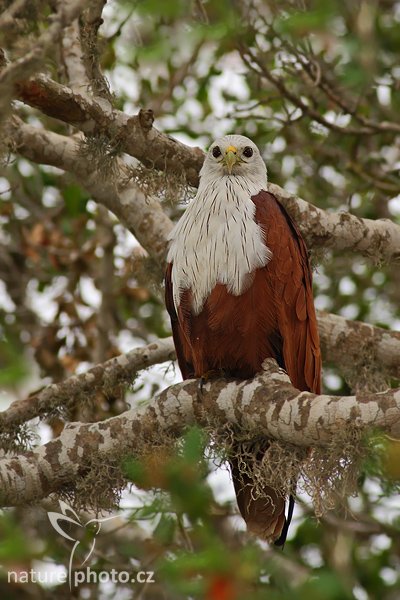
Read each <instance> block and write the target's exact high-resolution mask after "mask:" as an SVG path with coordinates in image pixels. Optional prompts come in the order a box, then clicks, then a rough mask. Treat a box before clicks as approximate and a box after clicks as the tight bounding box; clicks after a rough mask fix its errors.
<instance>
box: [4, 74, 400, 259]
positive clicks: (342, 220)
mask: <svg viewBox="0 0 400 600" xmlns="http://www.w3.org/2000/svg"><path fill="white" fill-rule="evenodd" d="M41 81H42V78H37V79H35V80H34V81H32V82H29V87H28V91H27V90H25V93H26V94H30V95H31V96H33V97H35V95H36V96H37V98H38V99H39V100H38V104H40V103H42V92H43V89H42V87H41ZM45 81H46V86H45V92H46V96H45V98H46V103H48V104H49V106H48V107H47V109H46V110H47V113H46V114H51V116H57V118H61V119H62V120H64V119H66V118H67V117H68V118H69V122H73V123H74V124H76V125H77V126H80V127H81V128H82V129H83V130H84V131H87V132H88V133H89V132H93V131H94V129H95V128H97V127H99V128H100V131H101V130H105V131H106V132H107V134H108V135H111V134H112V135H113V136H114V137H115V139H118V144H121V146H120V147H121V149H123V150H124V151H125V152H128V153H130V154H132V155H133V156H135V157H136V158H138V159H139V160H142V162H144V163H145V164H149V161H150V162H151V163H152V165H156V166H158V168H169V164H170V163H169V162H168V160H167V157H168V156H173V148H174V144H176V148H175V150H176V156H175V158H174V160H175V159H176V160H177V161H178V162H179V163H180V164H181V167H182V168H184V169H185V172H186V175H187V176H188V181H189V182H192V183H193V182H194V183H195V181H194V179H193V173H194V172H196V177H197V173H198V169H199V168H200V166H201V164H202V161H203V157H204V154H203V152H202V151H201V150H200V149H198V148H189V147H187V146H184V145H183V144H180V143H178V142H173V141H172V140H171V138H169V137H168V136H165V135H164V134H161V133H160V132H158V131H157V130H156V129H155V128H154V127H152V125H151V124H150V125H149V129H148V131H147V132H146V133H144V130H143V127H142V125H141V120H142V117H141V114H139V115H138V116H137V117H132V118H131V119H129V124H128V122H127V119H128V117H127V116H126V115H124V114H123V113H116V112H115V111H111V107H110V105H109V104H108V103H107V102H106V101H102V102H103V103H104V102H105V103H106V104H107V107H106V108H104V107H102V106H100V104H99V102H95V101H93V100H90V99H87V98H86V97H85V98H84V97H83V96H80V95H77V94H73V92H72V91H71V90H70V89H69V88H65V86H60V85H59V84H56V83H55V82H51V84H49V83H48V80H47V79H46V80H45ZM26 85H28V84H26ZM35 86H38V87H37V89H36V87H35ZM59 88H60V89H62V96H61V100H60V98H59ZM35 90H36V91H35ZM67 91H68V94H67ZM39 101H40V102H39ZM30 103H31V104H32V105H34V100H32V99H31V102H30ZM64 103H65V106H64ZM46 105H47V104H46ZM132 119H133V120H132ZM126 127H128V129H127V130H125V129H126ZM139 130H140V131H139ZM14 131H15V135H16V137H17V140H18V146H19V152H20V153H21V154H23V155H24V156H25V157H27V158H30V159H31V160H34V161H35V162H44V163H47V164H56V166H58V167H60V168H64V169H66V170H70V171H71V172H72V173H74V175H75V176H76V177H77V178H78V179H79V180H80V181H81V183H82V185H84V186H85V187H86V189H88V190H89V191H90V192H91V193H93V195H94V196H95V199H96V198H97V199H98V201H100V202H102V203H103V204H104V205H105V206H107V208H109V209H110V210H112V212H114V214H116V215H117V216H118V218H122V222H123V223H124V224H127V223H129V228H130V229H131V231H133V230H134V231H135V232H136V233H135V235H137V237H138V239H140V238H139V235H138V233H139V228H144V229H145V230H146V234H147V235H148V236H150V237H151V240H152V241H151V243H150V244H147V243H145V242H142V239H140V242H141V243H143V245H144V247H146V249H147V250H149V251H150V249H152V248H154V243H155V244H156V246H155V247H156V248H157V258H159V257H160V255H161V254H163V252H165V247H166V235H164V237H161V236H160V229H161V230H162V231H163V232H164V234H167V233H168V232H169V231H170V229H171V227H172V225H171V224H169V225H167V221H168V218H167V217H166V216H165V214H164V213H163V211H162V210H161V208H160V205H159V203H157V201H156V200H155V199H154V198H152V199H149V200H148V206H147V208H146V200H145V198H144V195H143V194H142V193H141V192H139V191H138V190H137V188H135V189H136V202H137V197H138V195H140V194H141V196H142V200H141V202H140V204H141V208H140V210H143V211H144V213H145V214H144V216H143V219H142V223H141V225H139V224H138V222H137V221H138V218H139V216H140V214H137V215H132V214H131V213H132V212H133V211H131V210H130V208H131V207H130V206H129V205H127V202H130V201H131V198H130V195H131V193H132V191H131V190H132V184H131V185H128V186H126V188H125V190H124V191H123V192H121V196H120V197H119V198H118V195H116V194H115V191H114V192H113V193H112V194H111V197H110V192H109V190H110V187H109V186H110V185H112V184H113V185H114V187H115V186H116V185H118V182H117V181H114V182H112V181H109V180H107V183H108V187H106V186H105V185H104V181H102V180H101V179H99V177H98V174H96V173H93V163H92V162H90V161H84V160H83V157H82V156H81V155H79V152H78V151H77V148H76V146H74V145H71V144H70V145H69V146H68V148H69V153H68V156H69V158H70V160H69V161H66V158H65V157H64V156H59V154H58V156H57V159H55V158H54V156H51V154H52V153H51V147H49V143H50V142H51V143H56V140H57V139H58V140H59V141H58V145H60V144H61V142H62V144H63V145H64V147H67V145H68V141H67V139H68V138H65V139H64V140H63V136H58V137H56V136H57V134H54V133H50V132H45V131H40V130H38V129H35V128H34V127H30V126H28V125H24V124H22V123H20V125H19V127H18V130H14ZM35 134H36V135H37V136H38V137H39V138H41V140H42V143H41V144H40V143H39V144H38V143H35V141H36V140H35ZM149 136H150V137H149ZM45 138H47V140H48V144H47V146H46V148H43V141H44V139H45ZM38 141H40V140H38ZM171 144H172V145H171ZM183 148H184V149H185V150H184V151H183ZM43 150H45V151H46V152H43ZM143 153H145V158H144V154H143ZM53 154H54V153H53ZM161 155H162V156H163V161H162V164H161V163H159V162H157V161H158V158H159V156H161ZM189 156H191V159H190V160H189V158H188V157H189ZM170 166H171V168H176V165H175V167H173V165H172V164H171V165H170ZM88 170H89V172H88ZM102 187H103V188H105V189H106V190H107V191H106V192H105V193H104V190H102ZM268 189H269V190H270V191H271V192H272V193H273V194H275V195H276V196H277V198H278V199H279V200H280V202H282V204H283V205H284V206H285V208H286V209H287V210H288V212H289V213H290V214H291V216H292V217H293V218H294V219H295V221H296V222H297V223H298V225H299V228H300V230H301V232H302V234H303V235H304V237H305V240H306V242H307V244H308V246H309V247H312V248H315V247H323V248H336V249H339V250H353V251H357V252H359V253H361V254H362V255H363V256H366V257H368V258H370V259H372V260H374V261H375V262H378V261H385V262H391V261H398V260H400V226H399V225H396V224H395V223H393V222H392V221H390V220H388V219H378V220H375V221H373V220H371V219H360V218H358V217H355V216H354V215H351V214H349V213H339V214H337V213H329V212H327V211H324V210H322V209H320V208H318V207H316V206H314V205H313V204H310V203H308V202H306V201H304V200H302V199H301V198H299V197H297V196H293V195H291V194H289V193H288V192H286V191H285V190H284V189H282V188H281V187H279V186H278V185H274V184H269V186H268ZM127 196H128V198H127ZM152 209H154V210H155V211H156V212H155V213H154V217H153V216H152ZM132 221H136V222H135V224H134V225H133V223H132ZM153 229H155V231H152V230H153ZM152 234H153V235H152ZM142 237H143V236H142ZM150 252H151V251H150Z"/></svg>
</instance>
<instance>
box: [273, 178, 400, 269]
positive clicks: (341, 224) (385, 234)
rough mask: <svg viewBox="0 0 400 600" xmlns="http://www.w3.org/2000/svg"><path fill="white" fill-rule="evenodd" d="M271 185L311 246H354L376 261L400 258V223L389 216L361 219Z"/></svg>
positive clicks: (350, 247)
mask: <svg viewBox="0 0 400 600" xmlns="http://www.w3.org/2000/svg"><path fill="white" fill-rule="evenodd" d="M268 189H269V191H270V192H271V193H272V194H275V196H276V197H277V198H278V199H279V200H280V202H281V203H282V204H283V205H284V207H285V208H286V210H287V211H288V212H289V214H290V215H291V216H292V217H293V219H294V220H295V221H296V223H298V225H299V228H300V230H301V233H302V234H303V236H304V238H305V240H306V242H307V245H308V246H309V247H310V248H317V247H323V248H335V249H336V250H352V251H356V252H359V253H360V254H362V255H363V256H365V257H367V258H370V259H372V260H374V261H375V262H379V261H385V262H392V261H399V260H400V226H399V225H397V224H396V223H393V221H391V220H390V219H376V220H372V219H361V218H359V217H356V216H354V215H352V214H350V213H347V212H341V213H330V212H327V211H325V210H322V209H321V208H318V207H317V206H314V205H313V204H310V203H309V202H306V201H305V200H302V199H301V198H299V197H298V196H294V195H292V194H290V193H289V192H287V191H286V190H284V189H283V188H281V187H280V186H279V185H275V184H273V183H270V184H269V185H268Z"/></svg>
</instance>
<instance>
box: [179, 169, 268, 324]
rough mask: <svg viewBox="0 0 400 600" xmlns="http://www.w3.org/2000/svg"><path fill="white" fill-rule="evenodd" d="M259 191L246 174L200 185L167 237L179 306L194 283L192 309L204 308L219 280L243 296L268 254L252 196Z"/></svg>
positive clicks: (197, 310)
mask: <svg viewBox="0 0 400 600" xmlns="http://www.w3.org/2000/svg"><path fill="white" fill-rule="evenodd" d="M259 191H260V187H259V184H258V186H257V184H256V183H253V182H251V181H249V180H245V179H244V178H242V177H240V178H239V177H230V176H225V177H221V178H219V179H217V180H213V181H209V182H204V184H203V185H200V187H199V191H198V193H197V196H196V197H195V199H194V200H193V201H192V203H191V204H190V205H189V206H188V208H187V209H186V211H185V213H184V214H183V216H182V218H181V219H180V221H179V222H178V223H177V224H176V226H175V227H174V229H173V230H172V232H171V234H170V238H169V239H170V241H171V244H170V249H169V253H168V262H172V263H173V266H172V287H173V293H174V304H175V308H178V306H179V303H180V297H181V294H182V292H183V291H184V290H187V289H191V291H192V298H193V306H192V309H193V311H194V312H195V314H198V313H200V312H201V309H202V307H203V305H204V302H205V300H206V298H207V296H208V295H209V294H210V292H211V291H212V289H213V288H214V287H215V285H216V284H217V283H222V284H225V285H226V286H227V288H228V291H229V292H230V293H231V294H233V295H235V296H239V295H240V294H242V293H243V292H244V291H245V289H246V285H247V283H248V275H249V273H252V272H253V271H255V270H256V269H258V268H261V267H264V266H265V265H266V264H267V262H268V261H269V260H270V258H271V256H272V254H271V252H270V250H269V249H268V248H267V246H266V245H265V242H264V235H263V231H262V229H261V227H260V226H259V225H258V224H257V223H256V222H255V220H254V217H255V210H256V208H255V204H254V202H253V201H252V199H251V196H253V195H255V194H257V193H258V192H259Z"/></svg>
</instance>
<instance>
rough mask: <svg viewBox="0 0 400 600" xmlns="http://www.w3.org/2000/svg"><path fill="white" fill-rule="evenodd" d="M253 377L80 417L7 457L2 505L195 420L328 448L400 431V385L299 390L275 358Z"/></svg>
mask: <svg viewBox="0 0 400 600" xmlns="http://www.w3.org/2000/svg"><path fill="white" fill-rule="evenodd" d="M263 366H264V369H265V370H264V371H263V372H262V373H261V374H260V375H259V376H258V377H256V378H254V379H253V380H248V381H243V382H240V383H238V382H237V381H230V382H227V381H226V380H222V379H221V380H217V381H214V382H209V383H208V384H207V385H206V386H205V391H204V394H203V397H202V398H201V400H199V395H198V382H197V381H196V380H187V381H185V382H184V383H181V384H178V385H174V386H171V387H170V388H168V389H166V390H164V391H163V392H161V393H160V394H158V396H156V397H155V398H154V399H153V400H152V401H151V402H150V403H149V405H148V406H146V407H138V408H135V409H133V410H129V411H127V412H125V413H123V414H122V415H119V416H118V417H113V418H111V419H108V420H107V421H103V422H100V423H92V424H79V423H73V424H70V425H68V426H66V428H65V429H64V431H63V432H62V433H61V435H60V436H59V437H58V438H56V439H54V440H51V441H50V442H48V443H47V444H45V445H44V446H41V447H39V448H37V449H36V450H35V451H33V452H29V453H26V454H24V455H21V456H17V457H15V458H11V459H3V460H1V461H0V505H1V506H15V505H21V504H24V503H26V502H30V501H33V500H37V499H39V498H43V497H45V496H47V495H48V494H49V493H51V492H54V491H56V490H58V489H60V488H61V486H63V485H65V484H69V485H71V484H72V483H73V482H74V481H75V480H76V479H77V478H78V477H79V476H80V475H81V474H83V473H84V472H85V469H87V468H88V465H89V464H91V463H93V461H94V460H96V461H97V462H99V461H104V460H106V459H107V460H110V459H111V458H114V459H115V458H117V457H122V456H124V455H128V454H129V455H130V454H134V453H135V450H137V449H138V444H140V445H141V446H143V441H144V440H145V439H146V438H147V439H151V436H152V435H153V438H154V435H156V436H157V435H162V434H163V433H167V432H168V434H169V435H173V436H176V437H177V436H179V435H181V434H182V431H183V430H184V428H185V427H186V426H187V425H191V424H194V423H196V422H197V423H199V424H200V425H205V424H207V425H210V424H212V425H213V426H215V427H217V428H218V427H221V426H222V427H223V426H225V425H226V424H227V423H229V424H232V425H234V426H237V427H239V428H240V429H241V430H242V431H246V432H247V433H248V437H249V439H250V438H252V437H256V436H259V435H264V436H269V437H273V438H276V439H279V440H282V441H283V442H287V443H291V444H294V445H298V446H310V447H313V446H327V445H329V443H330V441H331V439H332V436H334V435H335V434H336V433H337V432H338V430H341V431H342V432H343V428H345V427H349V428H351V429H354V427H360V428H368V427H374V428H377V427H378V428H381V429H383V430H384V431H386V432H388V433H390V434H391V435H394V436H399V435H400V389H397V390H388V391H387V392H385V393H381V394H365V395H360V396H358V397H356V396H348V397H340V396H327V395H321V396H316V395H315V394H311V393H309V392H299V391H298V390H296V389H295V388H293V387H292V385H291V384H290V382H289V378H288V377H287V375H286V374H285V373H284V372H283V371H282V370H280V369H278V367H277V365H276V363H275V361H273V360H271V359H268V360H266V361H265V363H264V365H263Z"/></svg>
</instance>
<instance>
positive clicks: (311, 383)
mask: <svg viewBox="0 0 400 600" xmlns="http://www.w3.org/2000/svg"><path fill="white" fill-rule="evenodd" d="M252 199H253V202H254V204H255V205H256V220H257V222H258V223H259V224H260V225H261V226H262V227H263V230H264V232H265V234H264V235H265V241H266V244H267V246H268V247H269V248H270V250H271V251H272V259H271V261H270V262H269V263H268V265H267V266H266V267H264V271H265V276H266V278H267V279H268V281H269V282H271V285H272V291H273V297H274V304H275V308H276V318H277V326H278V329H279V333H280V335H281V337H282V340H283V348H282V353H283V361H284V364H285V368H286V370H287V373H288V375H289V377H290V379H291V381H292V383H293V385H294V386H295V387H297V388H298V389H300V390H308V391H312V392H315V393H317V394H319V393H321V353H320V348H319V336H318V325H317V319H316V316H315V309H314V301H313V294H312V274H311V268H310V264H309V260H308V253H307V248H306V245H305V243H304V240H303V238H302V236H301V233H300V231H299V230H298V228H297V225H296V224H295V223H294V221H293V220H292V219H291V217H290V216H289V215H288V213H287V212H286V210H285V209H284V207H283V206H282V205H281V204H280V203H279V202H278V200H277V199H276V198H275V196H273V195H272V194H270V193H269V192H265V191H261V192H260V193H259V194H257V195H256V196H253V198H252Z"/></svg>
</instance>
